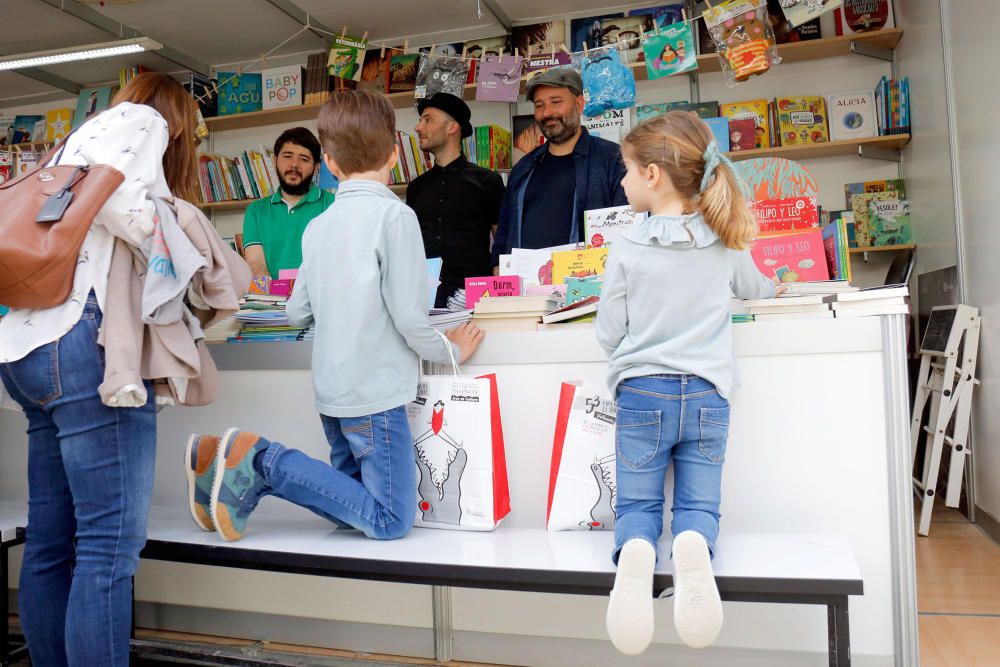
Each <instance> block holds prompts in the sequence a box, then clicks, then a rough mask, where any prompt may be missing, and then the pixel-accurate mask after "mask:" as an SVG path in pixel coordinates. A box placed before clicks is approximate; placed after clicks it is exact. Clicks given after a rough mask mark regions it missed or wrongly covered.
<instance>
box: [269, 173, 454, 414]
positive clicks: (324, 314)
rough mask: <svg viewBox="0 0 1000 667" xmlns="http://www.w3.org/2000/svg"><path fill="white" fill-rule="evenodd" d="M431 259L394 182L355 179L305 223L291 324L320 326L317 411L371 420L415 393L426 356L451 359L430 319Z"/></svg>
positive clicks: (316, 351)
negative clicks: (393, 189) (393, 187)
mask: <svg viewBox="0 0 1000 667" xmlns="http://www.w3.org/2000/svg"><path fill="white" fill-rule="evenodd" d="M429 289H430V288H429V285H428V280H427V265H426V258H425V257H424V244H423V240H422V238H421V235H420V225H419V223H418V222H417V216H416V214H415V213H414V212H413V210H412V209H411V208H410V207H408V206H407V205H406V204H404V203H403V202H401V201H399V198H398V197H396V195H394V194H392V192H391V191H390V190H389V188H387V187H386V186H384V185H382V184H380V183H376V182H374V181H364V180H348V181H344V182H342V183H341V184H340V187H339V189H338V190H337V198H336V200H334V202H333V204H331V205H330V207H329V208H328V209H326V211H324V212H323V213H322V214H320V215H318V216H317V217H316V218H314V219H313V220H312V222H310V223H309V226H308V227H306V231H305V233H304V234H303V235H302V266H301V267H300V268H299V276H298V279H297V280H296V281H295V290H294V292H293V293H292V297H291V298H290V299H289V300H288V307H287V312H288V320H289V322H291V323H292V325H293V326H305V325H307V324H315V334H316V338H315V342H314V343H313V358H312V376H313V387H314V388H315V391H316V409H317V410H318V411H319V412H320V413H321V414H324V415H328V416H330V417H363V416H365V415H371V414H375V413H377V412H383V411H385V410H389V409H391V408H395V407H398V406H400V405H404V404H406V403H409V402H410V401H412V400H413V399H415V398H416V396H417V379H418V377H419V371H420V368H419V361H420V359H421V358H423V359H427V360H429V361H436V362H441V363H450V359H451V357H450V356H449V354H448V351H449V348H451V350H452V352H453V353H454V355H455V358H456V359H458V354H459V352H458V347H457V346H455V345H453V344H451V343H449V342H447V341H446V340H445V339H443V338H442V337H441V336H440V335H438V334H437V332H435V331H434V329H432V328H431V326H430V323H429V321H428V319H427V304H428V303H429V299H430V295H429V292H428V290H429Z"/></svg>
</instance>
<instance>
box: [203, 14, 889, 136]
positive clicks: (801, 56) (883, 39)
mask: <svg viewBox="0 0 1000 667" xmlns="http://www.w3.org/2000/svg"><path fill="white" fill-rule="evenodd" d="M902 36H903V31H902V30H901V29H899V28H893V29H890V30H879V31H877V32H871V33H863V34H860V35H847V36H843V37H824V38H821V39H814V40H809V41H805V42H795V43H793V44H780V45H778V53H779V54H780V55H781V59H782V62H785V63H794V62H802V61H806V60H819V59H822V58H833V57H836V56H843V55H847V54H849V53H851V45H852V44H854V43H857V44H859V45H864V46H867V47H874V48H879V49H894V48H895V47H896V45H897V44H898V43H899V40H900V38H901V37H902ZM632 67H633V70H634V72H635V77H636V79H638V80H640V81H643V80H646V78H647V74H646V64H645V63H635V64H634V65H633V66H632ZM720 69H721V68H720V65H719V57H718V55H716V54H714V53H706V54H703V55H700V56H698V70H697V71H698V72H700V73H710V72H718V71H720ZM521 93H522V94H523V93H524V82H523V81H522V82H521ZM388 97H389V100H390V101H391V102H392V106H393V107H395V108H396V109H407V108H411V107H413V106H414V105H415V104H416V100H415V99H414V97H413V93H412V92H406V93H392V94H390V95H389V96H388ZM462 97H463V98H464V99H465V100H466V101H472V100H474V99H475V98H476V84H467V85H466V86H465V88H464V90H463V92H462ZM322 106H323V104H322V103H319V104H303V105H301V106H294V107H283V108H281V109H268V110H266V111H253V112H251V113H244V114H236V115H232V116H215V117H213V118H206V119H205V124H206V125H207V126H208V129H209V130H212V131H223V130H242V129H247V128H252V127H263V126H266V125H277V124H280V123H292V122H299V121H304V120H312V119H315V118H316V116H317V115H319V109H320V107H322Z"/></svg>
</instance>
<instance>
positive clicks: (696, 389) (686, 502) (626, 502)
mask: <svg viewBox="0 0 1000 667" xmlns="http://www.w3.org/2000/svg"><path fill="white" fill-rule="evenodd" d="M617 402H618V419H617V428H616V429H615V447H616V451H617V472H618V501H617V517H616V519H615V551H614V554H613V556H612V559H613V560H614V561H615V563H617V562H618V553H619V552H620V551H621V548H622V546H624V545H625V543H626V542H627V541H629V540H631V539H634V538H640V539H644V540H646V541H648V542H650V543H651V544H652V545H653V548H654V549H655V548H656V542H657V540H659V538H660V535H661V533H662V532H663V503H664V493H663V482H664V477H665V476H666V474H667V468H668V467H669V466H670V464H671V462H673V465H674V506H673V522H672V523H671V526H670V530H671V532H672V533H673V535H675V536H676V535H678V534H680V533H682V532H684V531H685V530H694V531H697V532H698V533H701V535H702V536H704V538H705V541H706V542H708V546H709V549H711V550H712V552H713V553H714V550H715V539H716V537H718V535H719V502H720V498H721V488H722V463H723V461H724V460H725V455H726V439H727V437H728V434H729V401H727V400H726V399H725V398H723V397H722V396H720V395H719V392H718V391H716V389H715V386H714V385H713V384H712V383H711V382H708V381H707V380H703V379H702V378H700V377H698V376H696V375H650V376H646V377H640V378H632V379H629V380H625V381H624V382H622V383H621V384H620V385H619V387H618V396H617Z"/></svg>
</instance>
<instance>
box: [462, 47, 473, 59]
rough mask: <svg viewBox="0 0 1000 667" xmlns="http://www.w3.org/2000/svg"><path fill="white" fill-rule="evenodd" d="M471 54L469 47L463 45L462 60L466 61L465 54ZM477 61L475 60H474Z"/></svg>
mask: <svg viewBox="0 0 1000 667" xmlns="http://www.w3.org/2000/svg"><path fill="white" fill-rule="evenodd" d="M468 52H469V47H467V46H465V45H464V44H463V45H462V60H465V54H466V53H468ZM473 60H475V58H473Z"/></svg>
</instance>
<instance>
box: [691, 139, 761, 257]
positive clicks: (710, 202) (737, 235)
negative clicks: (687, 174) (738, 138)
mask: <svg viewBox="0 0 1000 667" xmlns="http://www.w3.org/2000/svg"><path fill="white" fill-rule="evenodd" d="M702 157H703V159H704V161H705V166H704V172H703V173H704V175H703V176H702V179H701V196H700V198H699V204H698V208H699V209H700V210H701V214H702V216H703V217H704V218H705V222H706V223H707V224H708V226H709V227H711V228H712V231H714V232H715V233H716V234H718V236H719V240H720V241H722V244H723V245H724V246H726V247H727V248H732V249H734V250H743V249H744V248H746V247H747V245H748V244H749V243H750V242H751V241H752V240H753V239H754V236H755V232H756V230H757V220H756V218H755V217H754V215H753V213H751V212H750V209H749V208H748V206H747V200H746V197H744V195H743V187H744V186H743V183H742V181H740V180H739V179H738V177H737V176H736V174H735V173H734V172H733V165H732V162H730V161H729V159H728V158H727V157H726V156H725V155H723V154H722V153H721V152H720V151H719V147H718V145H717V144H716V143H715V141H714V140H712V141H711V142H710V143H709V145H708V148H706V149H705V153H704V154H703V156H702Z"/></svg>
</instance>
